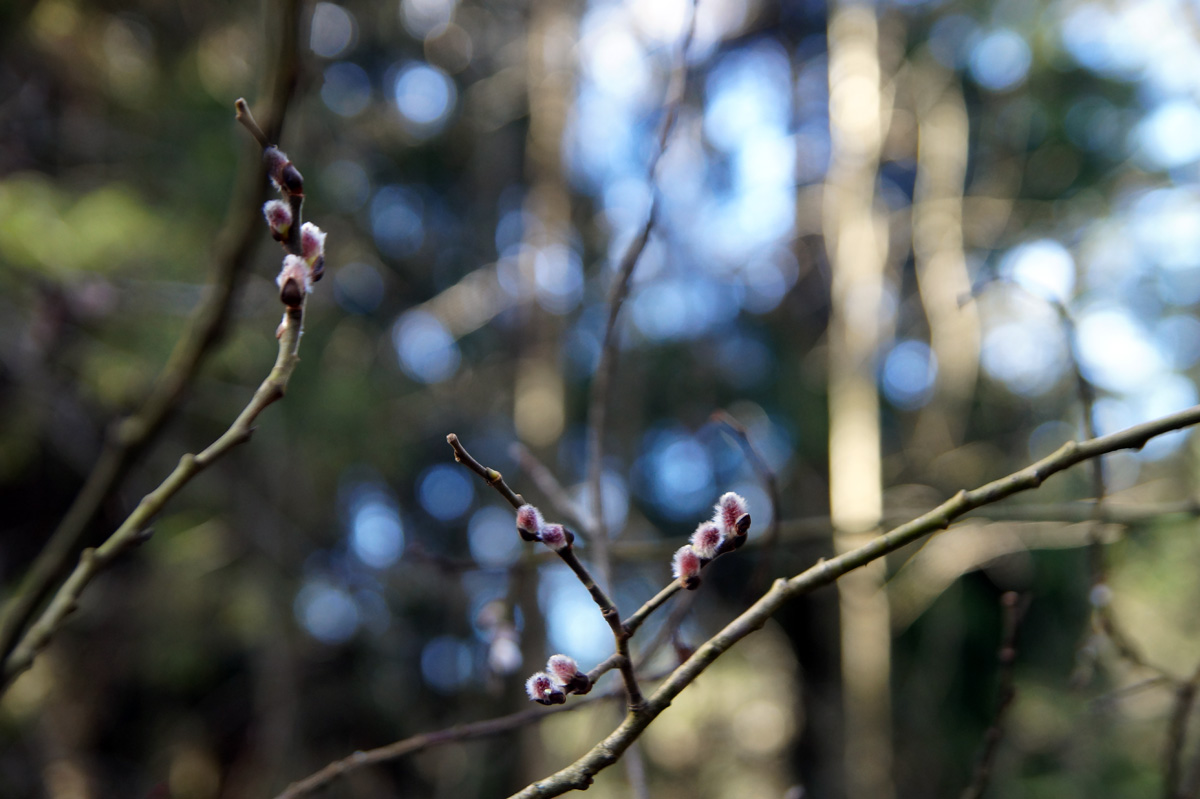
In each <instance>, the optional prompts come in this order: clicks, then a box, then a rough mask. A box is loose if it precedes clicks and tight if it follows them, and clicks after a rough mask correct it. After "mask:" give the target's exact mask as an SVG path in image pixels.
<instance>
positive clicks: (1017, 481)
mask: <svg viewBox="0 0 1200 799" xmlns="http://www.w3.org/2000/svg"><path fill="white" fill-rule="evenodd" d="M1197 423H1200V406H1196V407H1193V408H1189V409H1188V410H1186V411H1181V412H1179V413H1175V414H1172V415H1170V416H1165V417H1163V418H1161V419H1158V420H1155V421H1152V422H1147V423H1146V424H1141V425H1136V426H1134V427H1130V428H1128V429H1126V430H1122V431H1120V432H1117V433H1113V434H1111V435H1107V436H1101V437H1098V438H1093V439H1089V440H1086V441H1082V442H1074V441H1072V442H1068V443H1066V444H1064V445H1063V446H1062V447H1060V448H1059V449H1058V450H1057V451H1056V452H1054V453H1053V454H1051V455H1049V456H1047V457H1045V458H1043V459H1041V460H1039V461H1037V462H1035V463H1033V464H1031V465H1029V466H1026V467H1025V468H1024V469H1021V470H1019V471H1016V472H1013V473H1012V474H1010V475H1008V476H1006V477H1002V478H1000V479H999V480H994V481H992V482H990V483H987V484H986V485H983V486H981V487H979V488H976V489H973V490H971V491H960V492H958V494H956V495H955V496H954V497H953V498H951V499H949V500H947V501H946V502H943V503H942V504H941V505H939V506H938V507H936V508H934V509H933V510H931V511H929V512H928V513H925V514H923V515H922V516H920V517H918V518H916V519H913V520H912V521H910V522H908V523H907V524H903V525H901V526H899V527H896V528H895V529H893V530H891V531H889V532H887V533H885V534H883V535H881V536H879V537H877V538H874V539H872V540H871V541H869V542H867V543H866V544H864V545H862V546H860V547H858V548H856V549H852V550H850V551H848V552H845V553H843V554H842V555H839V556H837V557H835V558H831V559H829V560H822V561H819V562H818V563H817V564H816V565H814V566H812V567H811V568H809V569H807V570H805V571H803V572H801V573H800V574H798V575H796V576H795V577H792V578H791V579H787V580H785V579H779V580H776V581H775V582H774V583H773V584H772V586H771V588H770V589H769V590H768V591H767V592H766V593H765V594H764V595H763V596H762V597H761V598H759V600H758V601H757V602H755V603H754V604H753V605H751V606H750V608H748V609H747V610H746V611H745V612H743V613H742V614H741V615H740V616H738V617H737V618H735V619H734V620H733V621H731V622H730V623H729V624H728V625H726V627H725V628H724V629H723V630H721V631H720V632H719V633H717V634H716V635H714V636H713V637H712V638H710V639H709V640H708V641H706V642H705V643H704V644H703V645H702V646H701V647H700V648H699V649H697V650H696V652H695V654H693V655H692V656H691V657H690V658H688V659H687V660H686V661H685V662H684V663H683V664H682V665H681V666H680V667H679V668H677V669H676V670H675V671H674V672H673V673H672V674H671V676H670V677H668V678H667V680H666V681H665V682H664V683H663V684H662V685H661V686H660V687H659V688H658V689H657V690H656V691H655V692H654V693H653V694H651V695H650V697H649V698H648V699H647V703H646V708H645V710H644V711H642V712H640V713H628V714H626V716H625V720H624V721H623V722H622V723H621V725H620V726H619V727H617V729H615V730H614V731H613V732H612V733H610V734H609V735H608V737H606V738H605V739H604V740H602V741H601V742H600V743H598V744H596V746H594V747H593V748H592V749H591V750H590V751H589V752H587V753H586V754H584V755H583V756H582V757H580V758H579V759H578V760H576V761H575V762H574V763H572V764H571V765H569V766H567V767H566V768H564V769H562V770H560V771H558V772H556V773H555V774H552V775H550V776H549V777H547V778H546V779H544V780H541V781H539V782H535V783H533V784H531V785H529V786H527V787H526V788H524V789H523V790H521V791H519V792H518V793H516V794H513V797H512V799H535V798H536V799H547V797H552V796H561V795H562V794H564V793H566V792H567V791H571V790H582V789H585V788H586V787H587V786H588V785H590V784H591V782H592V779H593V777H594V776H595V775H596V774H598V773H599V772H600V771H602V770H604V769H605V768H607V767H608V766H610V765H612V764H613V763H615V762H616V761H617V760H618V759H620V757H621V754H622V753H623V752H624V751H625V750H626V749H627V748H628V747H629V745H630V744H631V743H633V741H635V740H637V738H638V737H639V736H640V735H641V734H642V732H643V731H644V730H645V729H646V728H647V727H648V726H649V725H650V724H651V722H653V721H654V719H656V718H657V717H658V716H659V715H660V714H661V713H662V712H663V711H664V710H666V709H667V708H668V707H669V706H670V704H671V702H672V700H674V698H675V697H676V696H678V695H679V694H680V693H681V692H682V691H683V690H684V689H685V688H687V686H688V685H690V684H691V683H692V682H693V681H694V680H695V679H696V678H697V677H699V676H700V674H701V673H702V672H703V671H704V670H705V669H707V668H708V667H709V666H710V665H712V664H713V662H715V661H716V659H717V658H719V657H720V656H721V655H722V654H723V653H724V652H726V651H728V650H729V649H730V648H731V647H733V646H735V645H736V644H737V643H738V642H739V641H741V640H742V639H743V638H745V637H746V636H748V635H750V634H751V633H753V632H755V631H756V630H759V629H761V628H762V626H763V625H764V624H766V622H767V619H769V618H770V617H771V615H772V614H774V613H775V612H776V611H777V610H779V608H781V607H782V606H783V605H784V603H786V602H787V601H789V600H791V599H794V598H795V597H798V596H802V595H804V594H808V593H811V592H812V591H815V590H816V589H818V588H821V587H824V586H827V585H831V584H833V583H834V582H836V581H837V580H838V578H840V577H841V576H842V575H844V574H846V573H848V572H851V571H853V570H855V569H857V568H860V567H862V566H864V565H866V564H868V563H871V562H873V561H875V560H878V559H879V558H882V557H884V556H885V555H887V554H888V553H889V552H894V551H896V550H897V549H899V548H901V547H903V546H906V545H908V544H911V543H913V542H915V541H918V540H920V539H922V538H924V537H925V536H928V535H931V534H933V533H936V532H938V531H940V530H944V529H945V528H947V527H948V526H949V525H950V523H951V522H953V521H954V520H955V519H957V518H959V517H960V516H962V515H964V514H965V513H968V512H969V511H972V510H975V509H976V508H980V507H983V506H984V505H988V504H991V503H993V502H998V501H1000V500H1001V499H1004V498H1006V497H1010V496H1012V495H1014V494H1017V493H1020V492H1022V491H1029V490H1032V489H1035V488H1037V487H1039V486H1040V485H1041V484H1042V483H1043V482H1044V481H1045V480H1046V479H1047V478H1048V477H1050V476H1051V475H1054V474H1057V473H1058V472H1061V471H1064V470H1065V469H1068V468H1070V467H1071V466H1074V465H1075V464H1077V463H1081V462H1083V461H1087V460H1091V459H1092V458H1097V457H1099V456H1101V455H1104V454H1107V453H1109V452H1115V451H1117V450H1123V449H1140V448H1141V447H1142V446H1144V445H1145V443H1146V442H1147V441H1149V440H1150V439H1152V438H1154V437H1156V436H1160V435H1162V434H1164V433H1168V432H1171V431H1172V430H1179V429H1181V428H1184V427H1190V426H1192V425H1195V424H1197Z"/></svg>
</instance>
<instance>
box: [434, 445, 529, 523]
mask: <svg viewBox="0 0 1200 799" xmlns="http://www.w3.org/2000/svg"><path fill="white" fill-rule="evenodd" d="M446 443H447V444H449V445H450V448H451V449H452V450H454V460H456V461H458V462H459V463H461V464H462V465H463V466H466V467H467V468H468V469H470V470H471V471H473V472H475V474H477V475H479V476H480V477H482V478H483V482H485V483H487V484H488V485H490V486H491V487H492V488H494V489H496V490H497V491H499V492H500V496H502V497H504V498H505V499H506V500H508V504H509V505H512V506H513V508H519V507H521V506H522V505H524V504H525V497H523V496H521V495H520V494H518V493H517V492H516V491H513V490H512V489H511V488H509V487H508V483H506V482H504V475H502V474H500V472H498V471H496V470H495V469H490V468H488V467H487V466H484V465H483V464H482V463H480V462H479V461H477V460H475V458H474V457H472V455H471V453H469V452H467V450H466V448H465V447H464V446H463V445H462V442H460V441H459V440H458V436H456V435H455V434H454V433H451V434H450V435H448V436H446Z"/></svg>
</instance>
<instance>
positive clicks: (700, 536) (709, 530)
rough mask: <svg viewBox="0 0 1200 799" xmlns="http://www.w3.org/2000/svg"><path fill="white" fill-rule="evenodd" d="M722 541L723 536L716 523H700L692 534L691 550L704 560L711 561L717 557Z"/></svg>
mask: <svg viewBox="0 0 1200 799" xmlns="http://www.w3.org/2000/svg"><path fill="white" fill-rule="evenodd" d="M722 540H724V536H723V535H721V528H720V527H718V526H717V523H716V522H700V526H699V527H697V528H696V532H694V533H692V549H693V550H695V552H696V554H697V555H699V556H700V557H702V558H704V559H705V560H712V559H713V558H715V557H716V556H717V550H718V549H719V548H720V546H721V541H722Z"/></svg>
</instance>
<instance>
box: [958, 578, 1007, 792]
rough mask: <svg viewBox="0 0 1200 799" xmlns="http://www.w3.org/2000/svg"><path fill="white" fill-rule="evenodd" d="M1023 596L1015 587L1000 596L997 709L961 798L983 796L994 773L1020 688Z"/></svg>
mask: <svg viewBox="0 0 1200 799" xmlns="http://www.w3.org/2000/svg"><path fill="white" fill-rule="evenodd" d="M1019 602H1020V597H1019V596H1018V595H1017V594H1016V593H1015V592H1013V591H1008V592H1007V593H1005V594H1004V596H1002V597H1000V603H1001V606H1002V608H1003V613H1004V622H1003V624H1004V630H1003V633H1002V635H1001V644H1000V652H999V654H998V658H997V659H998V660H999V661H1000V685H999V687H998V688H997V690H996V709H995V711H994V715H993V716H992V723H991V724H990V725H989V726H988V729H987V732H985V733H984V735H983V746H982V748H981V749H980V752H979V757H978V758H977V760H976V763H975V773H974V775H973V776H972V777H971V784H970V785H968V786H967V787H966V790H964V791H963V793H962V799H981V798H982V797H983V794H984V791H986V790H987V786H988V781H989V780H991V777H992V764H993V763H994V762H995V760H996V752H997V750H998V749H999V748H1000V741H1001V740H1003V738H1004V716H1005V714H1006V713H1007V712H1008V708H1009V706H1010V705H1011V704H1012V702H1013V699H1015V698H1016V695H1017V691H1016V688H1014V687H1013V682H1014V677H1015V668H1014V666H1015V664H1016V662H1017V630H1018V628H1019V627H1020V625H1021V608H1020V607H1019Z"/></svg>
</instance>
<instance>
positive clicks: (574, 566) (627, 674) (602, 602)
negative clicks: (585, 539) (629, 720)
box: [446, 433, 644, 711]
mask: <svg viewBox="0 0 1200 799" xmlns="http://www.w3.org/2000/svg"><path fill="white" fill-rule="evenodd" d="M446 443H448V444H449V445H450V448H451V449H453V450H454V460H456V461H458V462H459V463H461V464H463V465H464V466H466V467H467V468H468V469H470V470H471V471H473V472H475V474H477V475H479V476H480V477H482V478H483V480H484V482H486V483H487V484H488V485H490V486H491V487H492V488H494V489H496V490H497V491H498V492H500V496H502V497H504V498H505V499H506V500H508V503H509V504H510V505H512V506H513V507H514V508H519V507H521V506H522V505H524V504H525V498H524V497H522V496H521V495H520V494H518V493H516V492H515V491H513V490H512V489H511V488H509V486H508V483H506V482H504V476H503V475H502V474H500V472H498V471H496V470H495V469H492V468H489V467H487V466H484V465H483V464H482V463H480V462H479V461H477V460H475V458H474V457H473V456H472V455H471V453H469V452H467V449H466V447H464V446H463V445H462V442H461V441H459V440H458V436H457V435H455V434H454V433H451V434H450V435H448V436H446ZM600 537H603V536H600ZM555 552H556V554H557V555H558V556H559V557H560V558H561V559H562V561H563V563H565V564H567V566H568V567H569V568H570V569H571V571H573V572H575V576H576V577H578V578H579V581H580V582H581V583H583V587H584V588H586V589H587V591H588V593H589V594H591V596H592V600H593V601H594V602H595V603H596V605H597V607H599V608H600V615H601V616H603V617H604V621H605V622H606V623H607V624H608V626H609V628H611V629H612V634H613V642H614V644H615V648H616V657H617V659H618V660H617V668H619V669H620V670H621V679H622V680H624V682H625V691H626V693H627V694H628V695H629V707H630V710H632V711H638V710H640V708H641V707H642V705H643V704H644V700H643V698H642V692H641V689H639V688H638V682H637V676H636V675H635V674H634V673H633V659H632V658H631V657H630V656H629V634H628V633H626V631H625V628H624V627H623V626H622V624H621V614H620V612H619V611H618V610H617V606H616V605H615V604H614V603H613V601H612V600H611V599H609V597H608V594H606V593H605V591H604V589H603V588H601V587H600V586H599V585H598V584H597V583H596V580H595V579H594V578H593V577H592V575H591V573H590V572H588V570H587V568H586V567H585V566H584V565H583V563H582V562H581V561H580V560H579V557H578V556H577V555H576V554H575V548H574V547H572V546H570V545H568V546H565V547H563V548H562V549H559V550H555Z"/></svg>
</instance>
